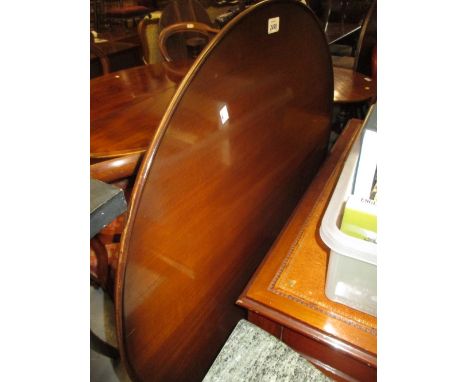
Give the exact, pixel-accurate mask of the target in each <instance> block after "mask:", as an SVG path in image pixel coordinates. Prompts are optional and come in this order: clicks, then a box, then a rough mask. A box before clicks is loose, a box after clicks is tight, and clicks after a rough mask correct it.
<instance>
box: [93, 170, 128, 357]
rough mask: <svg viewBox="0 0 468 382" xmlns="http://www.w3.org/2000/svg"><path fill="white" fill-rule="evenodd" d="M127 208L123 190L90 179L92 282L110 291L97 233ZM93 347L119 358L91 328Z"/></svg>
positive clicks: (102, 250) (110, 346) (105, 260)
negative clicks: (95, 264)
mask: <svg viewBox="0 0 468 382" xmlns="http://www.w3.org/2000/svg"><path fill="white" fill-rule="evenodd" d="M126 209H127V203H126V201H125V197H124V195H123V191H122V190H121V189H119V188H117V187H114V186H112V185H109V184H106V183H103V182H101V181H99V180H96V179H93V178H91V180H90V236H91V246H92V247H93V248H94V251H95V253H96V257H97V267H96V268H97V269H96V271H95V274H93V272H92V273H91V282H92V283H93V284H95V285H96V284H97V285H99V286H100V287H101V288H102V289H104V290H105V291H106V292H108V288H107V287H108V280H107V278H108V258H107V253H106V249H105V246H104V244H103V243H102V242H101V241H100V239H99V236H97V234H98V233H99V231H101V230H102V229H103V228H104V227H105V226H107V225H108V224H109V223H110V222H112V221H113V220H114V219H115V218H116V217H117V216H119V215H121V214H122V213H123V212H125V211H126ZM90 341H91V347H92V348H93V349H95V350H96V351H98V352H99V353H101V354H104V355H106V356H108V357H111V358H115V359H116V358H118V357H119V351H118V350H117V349H116V348H115V347H113V346H112V345H110V344H108V343H107V342H105V341H103V340H102V339H101V338H99V337H98V336H97V335H96V334H95V333H94V332H93V330H92V329H91V330H90Z"/></svg>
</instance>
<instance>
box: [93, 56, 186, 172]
mask: <svg viewBox="0 0 468 382" xmlns="http://www.w3.org/2000/svg"><path fill="white" fill-rule="evenodd" d="M176 88H177V85H176V84H175V83H174V82H172V81H170V80H168V79H167V77H166V75H165V72H164V68H163V67H162V66H161V65H158V64H153V65H143V66H138V67H135V68H131V69H126V70H121V71H118V72H114V73H110V74H108V75H105V76H101V77H98V78H95V79H92V80H91V82H90V93H91V94H90V107H91V110H90V111H91V113H90V159H91V162H92V163H95V162H98V161H102V160H104V159H111V158H116V157H122V156H125V155H130V154H137V153H143V152H145V151H146V149H147V148H148V146H149V144H150V143H151V139H152V137H153V136H154V134H155V132H156V129H157V128H158V125H159V123H160V122H161V119H162V117H163V116H164V113H165V112H166V109H167V107H168V105H169V103H170V101H171V99H172V97H173V95H174V93H175V91H176Z"/></svg>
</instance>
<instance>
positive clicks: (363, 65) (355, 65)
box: [332, 1, 377, 76]
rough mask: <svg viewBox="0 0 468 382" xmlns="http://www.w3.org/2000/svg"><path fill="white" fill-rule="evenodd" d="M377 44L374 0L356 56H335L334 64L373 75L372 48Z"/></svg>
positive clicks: (365, 20) (366, 18)
mask: <svg viewBox="0 0 468 382" xmlns="http://www.w3.org/2000/svg"><path fill="white" fill-rule="evenodd" d="M376 45H377V1H374V2H373V3H372V4H371V6H370V7H369V10H368V12H367V14H366V17H365V19H364V21H363V23H362V28H361V33H360V34H359V39H358V42H357V46H356V52H355V55H354V56H351V55H347V56H346V55H345V56H333V55H332V60H333V65H334V66H338V67H343V68H349V69H351V68H352V69H353V70H354V71H356V72H358V73H362V74H365V75H366V76H372V70H371V61H372V50H373V48H374V47H375V46H376Z"/></svg>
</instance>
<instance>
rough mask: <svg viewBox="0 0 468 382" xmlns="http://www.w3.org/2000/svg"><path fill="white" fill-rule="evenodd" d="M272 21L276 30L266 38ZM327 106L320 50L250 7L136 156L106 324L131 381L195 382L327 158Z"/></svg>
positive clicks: (327, 72) (295, 25)
mask: <svg viewBox="0 0 468 382" xmlns="http://www.w3.org/2000/svg"><path fill="white" fill-rule="evenodd" d="M272 16H274V17H279V18H280V19H281V23H280V27H279V30H277V31H276V32H274V33H270V34H268V33H267V31H268V30H269V25H268V23H269V19H271V18H272ZM274 23H275V20H273V21H270V24H271V25H270V30H275V29H274V28H273V27H272V25H274ZM298 35H300V36H301V38H300V39H298V38H296V37H297V36H298ZM260 47H261V49H260ZM284 68H288V70H284ZM332 101H333V75H332V65H331V60H330V56H329V52H328V44H327V41H326V39H325V35H324V33H323V31H322V28H321V26H320V24H319V22H318V20H317V18H316V17H315V15H314V14H313V12H312V11H311V10H310V9H309V8H307V7H306V6H305V5H303V4H302V3H300V2H293V1H290V0H275V1H269V2H261V3H258V4H256V5H253V6H252V7H250V8H248V9H247V10H246V11H245V12H243V13H241V14H240V15H239V16H238V17H237V18H235V19H234V20H233V21H231V22H230V23H229V24H228V25H227V26H226V27H225V28H223V29H222V30H221V31H220V32H219V33H218V34H217V35H216V36H215V37H214V38H213V39H212V40H211V42H210V43H209V45H208V46H207V47H206V48H205V49H204V50H203V52H202V53H201V54H200V55H199V56H198V58H197V60H196V61H195V63H194V65H193V66H192V68H191V69H190V71H189V72H188V73H187V75H186V76H185V77H184V79H183V80H182V82H181V83H180V85H179V87H178V90H177V92H176V94H175V96H174V98H173V99H172V101H171V103H170V105H169V107H168V109H167V110H166V114H165V116H164V117H163V119H162V121H161V123H160V125H159V127H158V128H157V130H156V133H155V136H154V138H153V141H152V143H151V145H150V147H149V149H148V151H147V153H146V155H145V158H144V160H143V163H142V165H141V167H140V170H139V172H138V175H137V179H136V182H135V188H134V191H133V196H132V202H131V205H130V213H129V219H128V223H127V225H126V228H125V230H124V233H123V236H122V246H121V249H120V254H119V263H118V269H117V280H116V294H115V304H116V310H117V313H116V322H117V331H118V340H119V348H120V352H121V356H122V357H121V358H122V360H123V362H124V364H125V365H126V368H127V371H128V373H129V375H130V377H131V378H132V379H133V380H138V381H200V380H202V379H203V377H204V375H205V374H206V373H207V371H208V369H209V368H210V365H211V364H212V363H213V361H214V360H215V358H216V355H217V354H218V353H219V351H220V350H221V348H222V347H223V344H224V343H225V342H226V340H227V339H228V337H229V335H230V333H231V332H232V331H233V329H234V327H235V326H236V324H237V323H238V322H239V320H240V319H241V318H244V317H245V311H244V310H242V308H240V307H238V306H236V304H235V301H236V299H237V298H238V296H239V295H240V293H241V292H242V290H243V288H244V287H245V286H246V284H247V282H248V280H249V279H250V277H251V276H252V274H253V272H254V271H255V269H256V268H257V266H258V265H259V263H260V262H261V261H262V259H263V257H264V255H265V254H266V252H267V251H268V249H269V248H270V247H271V246H272V244H273V243H274V241H275V238H276V236H277V235H278V233H279V232H280V230H281V229H282V227H283V226H284V224H285V223H286V222H287V220H288V217H289V216H290V214H291V213H292V211H293V209H294V208H295V206H296V205H297V203H298V201H299V200H300V198H301V196H302V195H303V193H304V191H305V190H306V188H307V186H308V185H309V183H310V181H311V180H312V179H313V177H314V176H315V174H316V172H317V170H318V168H319V167H320V166H321V164H322V163H323V160H324V158H325V157H326V154H327V144H328V140H329V136H330V125H331V113H332Z"/></svg>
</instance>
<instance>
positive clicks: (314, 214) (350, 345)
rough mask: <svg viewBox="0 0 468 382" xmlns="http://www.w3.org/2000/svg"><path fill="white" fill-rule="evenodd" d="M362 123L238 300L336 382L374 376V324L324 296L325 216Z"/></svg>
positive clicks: (337, 150) (343, 139)
mask: <svg viewBox="0 0 468 382" xmlns="http://www.w3.org/2000/svg"><path fill="white" fill-rule="evenodd" d="M361 126H362V124H361V121H359V120H351V121H350V122H349V123H348V125H347V127H346V128H345V130H344V131H343V132H342V134H341V135H340V137H339V139H338V140H337V142H336V143H335V146H334V147H333V149H332V152H331V154H330V155H329V157H328V159H327V160H326V162H325V163H324V165H323V166H322V168H321V170H320V172H319V173H318V174H317V176H316V178H315V179H314V180H313V182H312V183H311V185H310V187H309V189H308V190H307V192H306V194H305V195H304V197H303V199H302V200H301V203H300V204H299V205H298V207H297V208H296V210H295V211H294V213H293V215H292V216H291V218H290V220H289V222H288V224H287V225H286V227H285V228H284V229H283V231H282V233H281V234H280V235H279V236H278V238H277V240H276V242H275V244H274V245H273V246H272V248H271V249H270V252H269V253H268V255H267V256H266V258H265V259H264V261H263V263H262V264H261V265H260V266H259V268H258V269H257V271H256V273H255V275H254V276H253V278H252V279H251V281H250V282H249V284H248V285H247V287H246V288H245V290H244V292H243V293H242V295H241V296H240V297H239V299H238V301H237V303H238V304H239V305H241V306H243V307H245V308H247V309H248V313H249V314H248V316H249V320H250V321H251V322H253V323H254V324H256V325H258V326H260V327H261V328H263V329H265V330H267V331H268V332H270V333H271V334H273V335H275V336H276V337H278V338H280V339H281V340H282V341H283V342H285V343H286V344H287V345H289V346H291V347H292V348H293V349H295V350H296V351H298V352H299V353H301V354H303V355H304V356H305V357H306V358H308V359H309V360H310V361H311V362H312V363H314V364H315V365H316V366H318V367H319V368H321V369H322V370H323V371H324V372H326V373H327V374H329V375H330V376H331V377H332V378H333V379H336V380H338V381H356V380H357V381H374V380H376V378H377V319H376V318H375V317H373V316H370V315H367V314H365V313H361V312H359V311H357V310H354V309H351V308H349V307H347V306H345V305H342V304H339V303H335V302H333V301H331V300H329V299H328V298H327V297H326V296H325V293H324V287H325V280H326V269H327V263H328V248H327V247H326V246H325V244H324V243H323V242H322V240H321V239H320V234H319V228H320V224H321V220H322V216H323V214H324V212H325V209H326V207H327V205H328V201H329V199H330V197H331V194H332V193H333V190H334V187H335V184H336V182H337V180H338V178H339V175H340V173H341V169H342V167H343V165H344V161H345V159H346V157H347V153H348V152H349V150H350V148H351V146H352V143H353V142H354V140H355V139H356V137H357V136H358V135H359V132H360V129H361Z"/></svg>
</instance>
